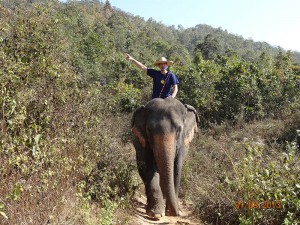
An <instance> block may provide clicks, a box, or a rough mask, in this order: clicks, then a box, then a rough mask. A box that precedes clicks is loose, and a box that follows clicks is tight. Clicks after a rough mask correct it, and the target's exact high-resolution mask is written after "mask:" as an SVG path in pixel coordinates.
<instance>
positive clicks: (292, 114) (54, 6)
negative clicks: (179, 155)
mask: <svg viewBox="0 0 300 225" xmlns="http://www.w3.org/2000/svg"><path fill="white" fill-rule="evenodd" d="M125 53H130V54H131V55H132V56H133V57H135V58H136V59H138V60H139V61H141V62H143V63H144V64H145V65H147V66H149V67H150V66H152V65H153V62H154V61H155V60H156V59H157V58H159V57H161V56H165V57H167V58H168V59H171V60H173V61H174V65H173V66H172V67H171V68H170V69H171V70H172V71H173V72H174V73H175V74H176V75H177V77H178V79H179V81H180V84H179V93H178V99H179V100H180V101H182V102H184V103H187V104H190V105H192V106H194V107H195V108H196V109H197V111H198V114H199V117H200V123H199V132H198V135H197V136H196V137H195V139H194V141H193V142H192V146H191V147H190V150H189V154H188V157H187V160H186V163H185V166H184V171H183V181H182V183H183V184H182V190H181V193H180V197H181V198H182V199H184V201H185V202H187V204H191V205H192V206H193V208H194V209H195V215H196V216H197V217H198V218H200V219H201V220H202V221H204V222H206V223H208V224H282V223H284V224H297V223H300V221H299V220H300V219H299V218H300V214H299V212H300V183H299V180H300V165H299V163H298V162H299V143H297V141H296V138H297V132H296V130H297V129H298V130H299V129H300V91H299V90H300V65H299V63H300V53H299V52H290V51H284V50H283V49H281V48H280V47H272V46H270V45H269V44H268V43H265V42H263V43H261V42H254V41H252V40H245V39H244V38H242V37H240V36H236V35H233V34H230V33H228V32H227V31H223V30H221V29H216V28H212V27H210V26H208V25H201V24H200V25H197V26H196V27H194V28H187V29H184V28H182V27H177V28H176V27H167V26H165V25H163V24H161V23H159V22H157V21H155V20H151V19H150V20H148V21H145V20H144V19H143V18H142V17H138V16H133V15H130V14H129V13H126V12H123V11H121V10H119V9H116V8H112V7H111V4H110V3H109V1H106V2H104V3H102V2H99V1H97V0H82V1H70V2H67V3H62V2H60V1H58V0H36V1H34V0H31V1H29V0H2V1H0V88H1V92H0V107H1V110H0V121H1V122H0V141H1V142H0V165H1V167H0V224H132V216H133V215H132V211H133V210H132V206H131V202H132V199H133V198H134V196H135V194H136V193H138V192H140V191H141V190H140V189H141V187H142V185H141V180H140V178H139V176H138V174H137V168H136V163H135V153H134V150H133V148H132V145H131V144H130V140H131V133H130V120H131V116H132V113H133V111H134V110H135V109H136V108H137V107H138V106H140V105H142V104H145V103H146V102H147V101H148V100H149V97H150V94H151V88H152V85H151V80H150V78H149V77H147V76H145V75H144V74H143V73H142V72H141V71H139V70H138V69H136V68H135V67H134V66H133V65H132V64H130V63H129V62H128V61H127V60H126V59H125Z"/></svg>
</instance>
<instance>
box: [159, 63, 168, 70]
mask: <svg viewBox="0 0 300 225" xmlns="http://www.w3.org/2000/svg"><path fill="white" fill-rule="evenodd" d="M158 67H159V68H160V71H165V70H166V69H167V68H168V64H167V63H159V64H158Z"/></svg>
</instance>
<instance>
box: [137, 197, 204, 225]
mask: <svg viewBox="0 0 300 225" xmlns="http://www.w3.org/2000/svg"><path fill="white" fill-rule="evenodd" d="M146 201H147V199H146V197H145V196H144V195H140V196H138V197H136V199H135V201H134V202H133V208H134V218H133V220H132V221H133V222H134V223H133V225H149V224H174V225H179V224H181V225H183V224H184V225H196V224H197V225H204V223H201V221H199V220H198V219H197V218H195V217H194V216H193V213H192V211H191V208H190V207H189V206H188V205H185V204H183V203H182V202H180V210H181V212H182V215H181V216H179V217H171V216H164V217H162V218H159V219H154V218H151V217H149V216H147V214H146V209H145V208H146Z"/></svg>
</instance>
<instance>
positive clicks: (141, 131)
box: [131, 97, 199, 218]
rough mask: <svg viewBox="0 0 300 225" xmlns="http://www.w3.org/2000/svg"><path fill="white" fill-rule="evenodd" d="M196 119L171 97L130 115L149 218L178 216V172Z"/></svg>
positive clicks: (192, 133)
mask: <svg viewBox="0 0 300 225" xmlns="http://www.w3.org/2000/svg"><path fill="white" fill-rule="evenodd" d="M198 120H199V118H198V115H197V112H196V110H195V108H194V107H192V106H190V105H184V104H183V103H181V102H180V101H179V100H177V99H175V98H173V97H168V98H165V99H162V98H154V99H152V100H150V101H149V102H148V103H147V104H146V105H145V106H141V107H139V108H138V109H137V110H135V112H134V113H133V116H132V124H131V131H132V134H133V140H132V141H133V145H134V147H135V150H136V161H137V167H138V172H139V175H140V177H141V178H142V181H143V183H144V185H145V192H146V197H147V206H146V213H147V215H148V216H150V217H154V218H159V217H162V216H164V215H167V216H179V215H180V214H179V213H180V211H179V203H178V191H179V187H180V178H181V170H182V165H183V160H184V158H185V156H186V153H187V150H188V146H189V143H190V142H191V140H192V139H193V136H194V133H195V132H197V129H198V127H197V124H198Z"/></svg>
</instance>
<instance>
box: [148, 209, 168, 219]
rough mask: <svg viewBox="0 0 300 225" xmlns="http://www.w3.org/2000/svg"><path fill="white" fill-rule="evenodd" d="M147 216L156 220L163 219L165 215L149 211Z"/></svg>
mask: <svg viewBox="0 0 300 225" xmlns="http://www.w3.org/2000/svg"><path fill="white" fill-rule="evenodd" d="M147 215H148V216H149V217H151V218H155V219H158V218H161V217H164V216H165V214H164V213H154V212H152V211H147Z"/></svg>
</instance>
